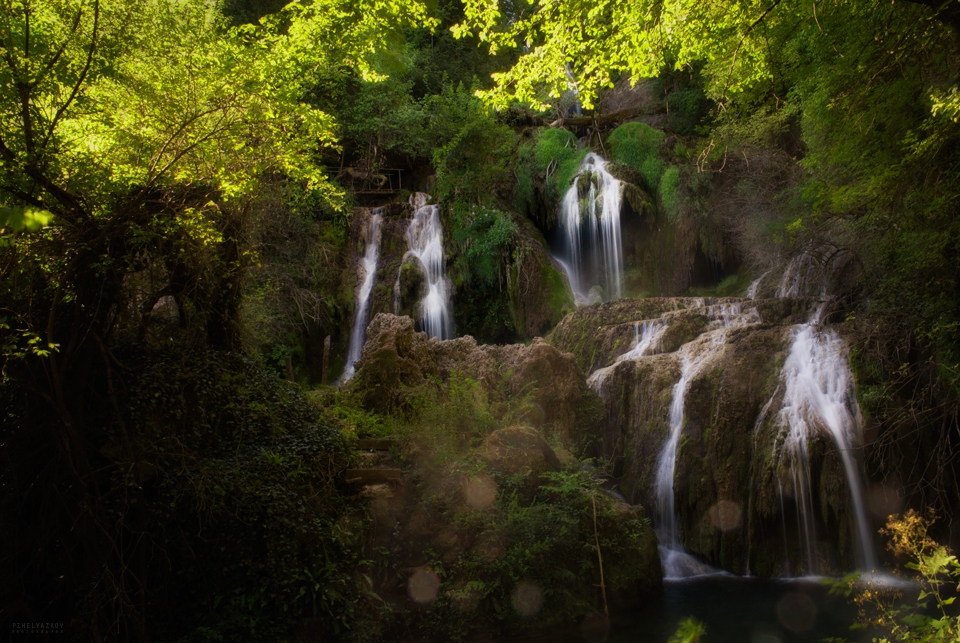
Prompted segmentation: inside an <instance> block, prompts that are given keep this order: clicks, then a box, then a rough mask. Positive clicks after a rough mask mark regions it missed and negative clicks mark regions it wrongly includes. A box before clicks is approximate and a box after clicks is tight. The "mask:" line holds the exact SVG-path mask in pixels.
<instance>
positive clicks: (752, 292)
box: [747, 270, 770, 299]
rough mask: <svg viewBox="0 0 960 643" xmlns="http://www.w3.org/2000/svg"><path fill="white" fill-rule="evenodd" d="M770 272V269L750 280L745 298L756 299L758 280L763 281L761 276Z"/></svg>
mask: <svg viewBox="0 0 960 643" xmlns="http://www.w3.org/2000/svg"><path fill="white" fill-rule="evenodd" d="M769 274H770V271H769V270H768V271H766V272H765V273H763V274H762V275H760V276H759V277H757V278H756V279H754V280H753V281H752V282H750V287H749V288H747V299H756V298H757V289H759V288H760V282H761V281H763V278H764V277H766V276H767V275H769Z"/></svg>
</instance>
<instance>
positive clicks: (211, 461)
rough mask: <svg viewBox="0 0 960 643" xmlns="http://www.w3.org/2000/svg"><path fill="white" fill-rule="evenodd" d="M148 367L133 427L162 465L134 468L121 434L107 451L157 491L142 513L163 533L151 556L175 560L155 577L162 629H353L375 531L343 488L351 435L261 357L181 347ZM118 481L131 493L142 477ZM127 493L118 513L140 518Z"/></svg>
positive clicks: (139, 443)
mask: <svg viewBox="0 0 960 643" xmlns="http://www.w3.org/2000/svg"><path fill="white" fill-rule="evenodd" d="M138 361H139V363H138V367H139V368H138V370H137V374H136V376H135V377H134V378H133V379H132V380H131V381H130V396H129V398H128V409H129V418H128V420H127V422H128V426H131V427H137V431H136V433H135V434H134V435H133V436H131V437H132V447H133V449H134V452H135V453H150V454H151V456H150V457H149V459H148V460H147V461H143V460H140V461H139V462H137V463H132V462H126V460H125V456H124V455H122V453H123V452H122V448H121V445H122V436H121V435H120V434H119V433H118V432H112V433H111V435H110V436H109V437H108V440H107V446H106V447H105V449H106V450H107V452H108V453H111V455H113V454H114V452H115V451H116V455H115V456H114V457H116V458H117V460H118V461H120V462H124V463H126V464H127V465H128V466H133V467H134V470H135V469H136V468H137V467H140V468H141V469H143V470H145V471H149V474H148V478H147V480H148V481H149V485H150V489H152V490H154V491H153V493H152V494H150V495H148V497H147V498H142V497H141V498H140V502H144V501H145V502H146V503H147V504H146V505H145V506H144V507H142V508H140V509H139V511H144V510H145V511H147V512H148V515H150V516H151V520H152V521H153V522H154V523H155V525H156V526H155V528H154V529H153V530H152V539H153V545H152V547H155V548H157V551H164V552H165V554H166V556H165V557H161V558H162V560H167V559H170V558H172V559H173V560H175V561H177V563H176V565H175V566H173V567H172V568H171V567H169V566H167V565H166V564H163V563H161V561H160V559H157V564H155V566H153V567H152V569H150V570H149V573H150V575H151V576H152V577H153V579H152V580H153V582H154V585H153V586H154V587H155V590H154V591H156V596H157V597H158V600H160V605H158V607H159V609H157V610H155V611H153V615H154V616H153V618H156V619H158V620H157V622H155V623H153V624H152V625H151V630H152V631H155V632H157V633H164V634H165V636H167V637H169V638H171V639H180V638H181V637H185V640H203V638H204V637H210V636H214V637H216V638H220V637H222V638H223V639H225V640H236V639H239V638H242V639H244V640H271V641H273V640H277V639H278V638H283V637H285V636H287V635H288V633H289V632H290V630H291V629H292V628H293V627H294V626H296V625H297V624H298V623H299V621H300V619H302V618H304V617H317V618H319V619H320V620H321V621H323V622H325V623H326V625H325V627H326V628H328V629H329V630H330V631H331V632H337V631H338V630H339V631H342V630H343V628H344V621H345V620H348V619H349V615H350V614H351V613H352V612H353V611H354V609H355V605H354V603H355V601H357V600H358V598H359V596H360V595H361V591H362V589H361V583H362V579H361V578H360V577H359V576H358V570H357V565H358V564H360V562H361V561H360V560H359V558H358V553H359V549H358V547H357V545H358V538H359V537H360V536H361V534H362V527H363V523H362V520H360V519H359V517H355V518H350V517H349V516H350V509H349V506H348V505H347V504H346V503H345V501H344V500H343V499H342V498H341V497H340V496H339V495H338V494H337V493H336V490H335V488H334V486H333V475H335V474H336V472H337V470H338V469H339V468H342V467H343V466H345V464H346V449H345V446H344V443H343V439H342V437H341V435H340V432H339V431H338V430H337V429H336V428H334V427H333V426H332V425H330V424H326V423H319V422H318V414H317V413H316V411H314V410H313V409H312V408H311V407H310V406H309V405H308V404H307V403H306V401H305V400H304V399H303V397H302V396H301V395H300V393H299V391H297V390H296V389H294V388H292V387H291V386H289V385H288V384H287V383H285V382H282V381H281V380H279V379H278V378H276V377H275V376H273V375H271V374H268V373H267V372H265V371H263V370H262V369H260V368H259V367H257V366H256V365H255V364H253V363H252V362H250V361H249V360H245V359H243V358H240V357H237V356H228V357H225V356H223V355H220V354H216V353H205V354H204V353H197V352H192V353H188V354H183V353H177V352H175V351H171V352H167V353H164V354H162V355H153V356H144V357H142V358H140V359H139V360H138ZM123 470H126V471H130V469H129V468H126V467H125V468H124V469H123ZM117 476H118V477H117V479H116V481H115V482H116V484H117V485H118V487H119V488H122V489H126V491H125V493H124V494H123V495H127V494H130V493H131V492H132V488H131V487H132V486H135V485H136V484H137V482H138V477H137V476H135V475H134V474H133V473H128V474H126V475H121V474H120V473H118V474H117ZM139 481H140V483H141V484H147V482H145V481H144V478H143V477H139ZM127 497H128V498H129V500H127V501H126V502H124V501H122V500H119V499H118V500H115V501H114V506H115V510H116V511H117V512H118V514H119V515H120V516H124V515H131V516H132V515H134V514H135V512H136V511H138V508H137V507H136V505H134V504H133V503H134V502H136V500H137V495H136V494H133V495H130V496H127ZM171 614H176V615H177V617H176V618H171V617H170V615H171ZM201 632H202V633H201Z"/></svg>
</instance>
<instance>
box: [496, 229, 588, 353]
mask: <svg viewBox="0 0 960 643" xmlns="http://www.w3.org/2000/svg"><path fill="white" fill-rule="evenodd" d="M516 223H517V224H518V227H519V230H520V234H519V240H518V242H517V243H518V251H517V252H516V253H515V258H514V261H513V263H512V264H511V265H510V280H509V283H508V285H507V286H508V295H509V296H510V313H511V315H512V317H513V326H514V328H516V330H517V332H518V333H519V334H520V335H521V336H522V337H524V338H526V339H532V338H534V337H536V336H538V335H542V334H543V333H546V332H548V331H549V330H550V329H552V328H553V327H554V326H556V325H557V324H558V323H559V322H560V320H561V319H563V317H564V316H565V315H566V314H568V313H570V312H573V311H574V310H576V305H575V304H574V301H573V297H572V295H571V293H570V288H569V286H568V285H567V281H566V278H565V277H564V275H563V274H562V273H561V272H560V270H559V269H558V267H557V266H555V265H554V264H553V260H552V259H551V257H550V253H549V251H548V249H547V244H546V241H544V240H543V236H542V235H541V234H540V232H539V231H538V230H537V229H536V228H535V227H534V226H533V224H532V223H530V221H528V220H527V219H520V220H517V221H516Z"/></svg>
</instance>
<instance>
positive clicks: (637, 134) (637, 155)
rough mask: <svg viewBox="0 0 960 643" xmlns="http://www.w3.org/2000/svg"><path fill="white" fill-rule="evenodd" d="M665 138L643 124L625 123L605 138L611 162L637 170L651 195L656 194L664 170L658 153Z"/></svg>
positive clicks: (662, 134) (664, 135)
mask: <svg viewBox="0 0 960 643" xmlns="http://www.w3.org/2000/svg"><path fill="white" fill-rule="evenodd" d="M665 137H666V134H664V133H663V132H661V131H659V130H655V129H653V128H652V127H650V126H649V125H646V124H645V123H625V124H623V125H621V126H620V127H618V128H617V129H615V130H613V132H611V134H610V136H609V137H607V144H608V145H609V146H610V156H611V157H612V158H613V160H614V161H616V162H617V163H623V164H624V165H629V166H630V167H632V168H634V169H636V170H639V171H640V173H641V174H643V178H644V179H645V180H646V182H647V185H646V188H647V190H648V191H649V192H650V193H651V194H655V193H656V192H657V188H658V186H659V185H660V176H661V175H662V174H663V170H664V167H663V162H662V161H661V160H660V158H659V153H660V144H661V142H662V141H663V139H664V138H665Z"/></svg>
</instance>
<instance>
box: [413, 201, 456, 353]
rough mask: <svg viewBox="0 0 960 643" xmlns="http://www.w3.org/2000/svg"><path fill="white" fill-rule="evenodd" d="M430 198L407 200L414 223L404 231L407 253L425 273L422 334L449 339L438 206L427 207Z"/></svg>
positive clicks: (451, 325) (450, 328)
mask: <svg viewBox="0 0 960 643" xmlns="http://www.w3.org/2000/svg"><path fill="white" fill-rule="evenodd" d="M429 200H430V195H428V194H424V193H423V192H417V193H416V194H413V195H412V196H411V197H410V205H411V206H413V208H414V213H413V219H411V221H410V225H409V226H408V227H407V243H408V244H409V247H410V250H409V253H410V254H412V255H413V256H415V257H416V258H417V259H419V260H420V263H421V264H422V265H423V267H424V270H426V275H424V276H425V277H426V280H427V294H426V295H425V296H424V297H423V299H422V300H421V302H420V318H421V323H422V326H423V330H424V331H426V333H427V335H429V336H430V337H436V338H438V339H451V338H452V337H453V316H452V315H451V313H450V295H449V291H450V287H449V284H448V282H447V277H446V274H445V273H444V269H443V225H442V224H441V222H440V206H439V205H427V202H428V201H429Z"/></svg>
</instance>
